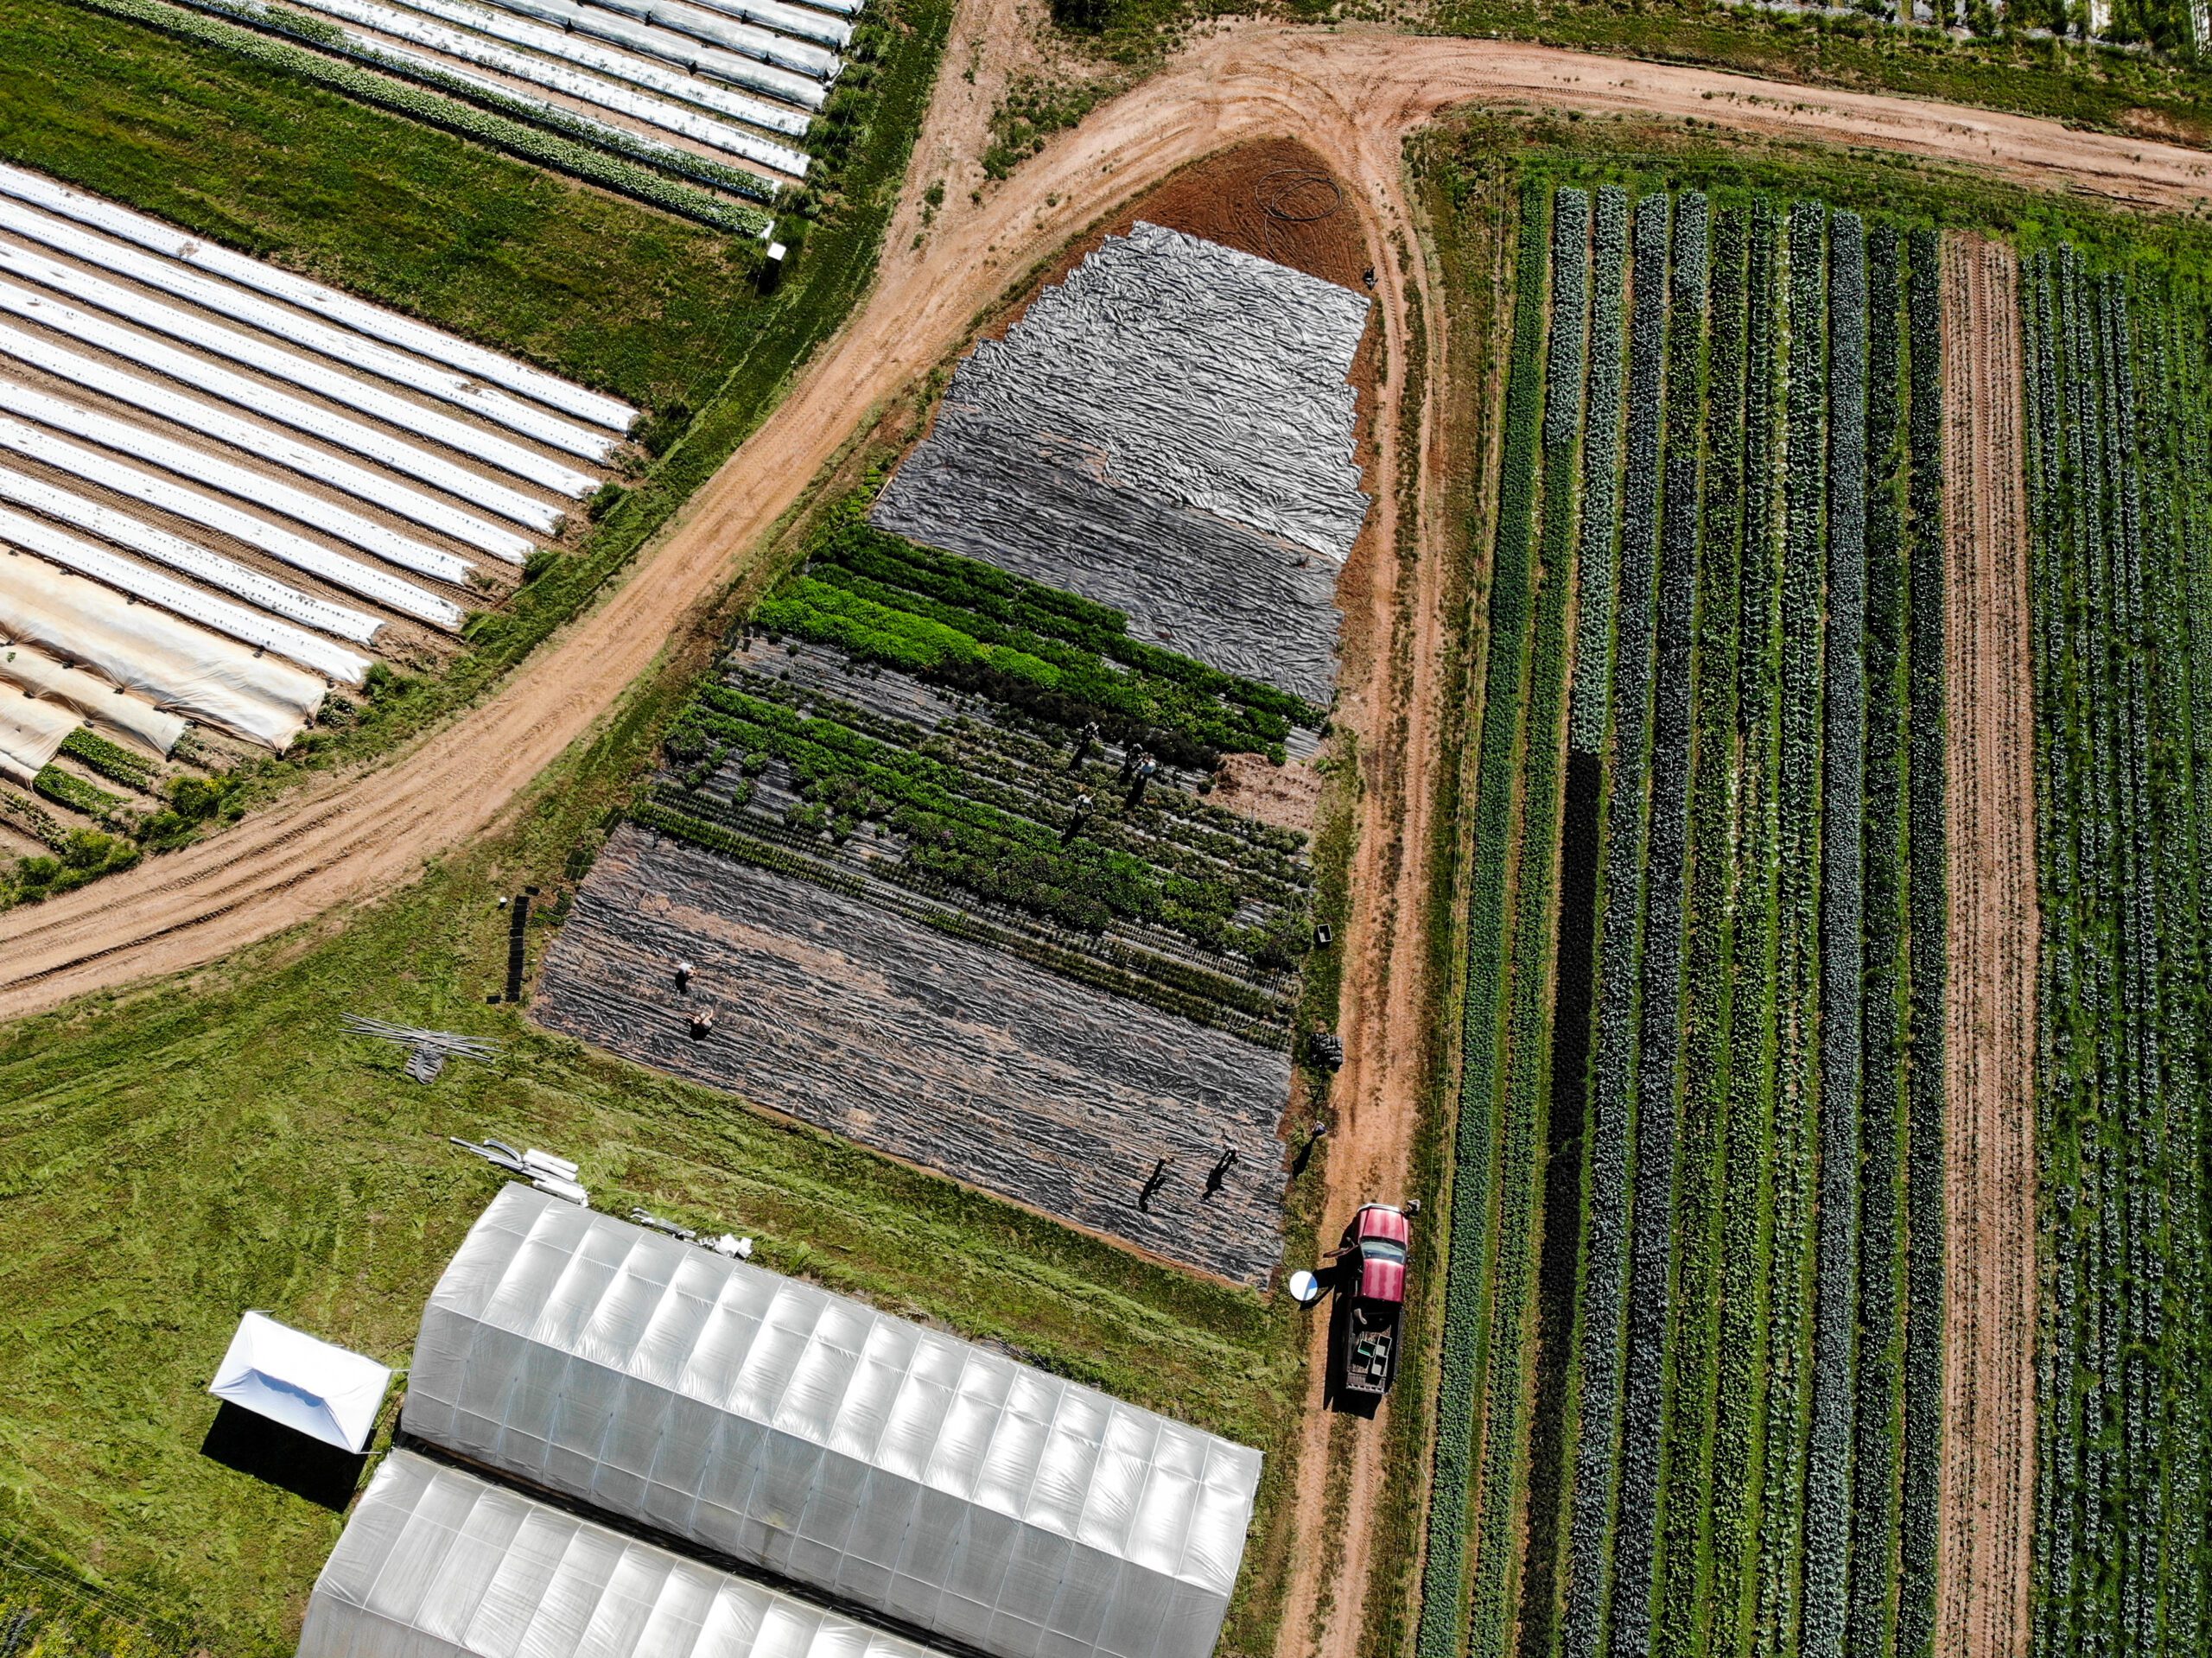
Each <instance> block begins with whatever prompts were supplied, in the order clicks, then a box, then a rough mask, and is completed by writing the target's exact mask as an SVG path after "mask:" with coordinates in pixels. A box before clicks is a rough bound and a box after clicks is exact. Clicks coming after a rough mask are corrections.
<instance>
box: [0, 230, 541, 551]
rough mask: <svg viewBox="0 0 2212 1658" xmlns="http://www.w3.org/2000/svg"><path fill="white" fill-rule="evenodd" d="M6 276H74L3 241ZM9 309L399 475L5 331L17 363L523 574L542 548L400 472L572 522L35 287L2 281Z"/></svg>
mask: <svg viewBox="0 0 2212 1658" xmlns="http://www.w3.org/2000/svg"><path fill="white" fill-rule="evenodd" d="M0 270H11V271H15V272H16V273H17V274H19V275H28V276H32V277H33V279H34V280H38V281H45V280H47V279H48V278H49V277H54V278H60V279H63V280H66V279H67V274H68V273H67V267H65V266H63V265H61V264H59V263H58V262H57V261H54V260H52V259H48V258H47V257H45V256H43V255H42V254H37V253H34V252H32V251H29V249H19V248H17V247H16V246H14V245H12V244H10V243H8V242H5V241H0ZM111 308H112V307H111ZM0 310H4V311H9V312H12V313H13V314H16V315H17V316H20V317H23V318H26V319H28V320H29V321H33V322H38V323H42V324H44V325H45V326H46V327H49V328H51V329H53V330H54V333H56V334H66V335H67V336H68V337H69V338H70V339H72V340H78V341H79V342H81V343H83V344H85V345H87V346H93V347H95V348H96V349H98V350H100V351H104V352H106V353H109V354H110V355H111V356H114V357H118V358H121V359H123V360H124V362H126V363H129V364H130V365H132V367H133V368H137V369H149V370H151V371H152V372H154V373H156V374H162V375H166V376H168V378H170V379H172V380H175V381H176V382H177V383H178V384H180V385H188V386H191V387H193V388H194V389H195V390H196V391H206V392H208V393H210V394H212V395H213V396H215V397H220V398H221V399H222V400H223V401H224V402H226V403H230V404H232V406H233V407H235V408H238V409H244V410H251V412H252V413H254V414H257V415H260V416H265V417H266V418H268V419H270V420H273V421H277V422H281V423H282V424H283V425H286V426H289V427H291V428H292V429H294V430H296V431H302V432H305V433H307V434H308V435H309V436H311V437H316V438H320V439H321V440H322V441H324V442H326V443H330V444H333V445H335V446H336V447H337V448H341V449H346V450H350V451H352V452H353V454H359V455H363V456H365V457H366V458H368V459H369V460H372V461H376V462H378V466H379V467H383V468H387V469H388V470H372V469H371V468H369V467H363V466H358V465H356V464H354V463H353V461H348V460H346V459H345V458H344V457H343V456H341V455H336V454H331V453H330V452H329V450H327V449H319V448H315V446H314V445H312V444H308V443H302V442H301V441H299V440H298V439H297V438H295V437H294V436H292V435H291V433H289V432H279V431H276V430H274V429H270V428H269V427H265V426H262V425H260V424H258V423H257V422H252V421H246V420H241V419H239V418H238V416H236V415H234V414H232V412H231V411H230V410H225V409H219V408H217V407H215V406H214V405H213V404H211V403H202V402H200V400H199V399H198V398H196V397H181V396H179V395H178V394H177V393H176V392H175V391H171V390H169V389H168V388H167V387H165V386H162V385H161V384H158V383H157V382H155V381H153V380H150V379H149V378H146V377H145V376H144V375H143V374H138V373H134V372H131V371H130V369H124V368H123V367H120V366H119V365H116V364H112V363H109V362H105V361H103V360H101V359H96V358H89V357H86V356H85V355H83V354H82V353H78V352H73V351H68V350H66V349H64V348H63V347H62V346H59V345H57V344H55V343H54V342H53V341H51V340H47V339H46V338H45V337H44V336H42V335H35V334H25V333H24V332H23V331H22V330H21V329H18V328H4V327H0V336H4V337H5V339H6V340H7V349H8V352H9V353H10V355H11V356H15V357H17V358H20V359H22V360H23V361H25V362H28V363H31V364H34V365H36V366H37V367H40V368H42V369H44V370H45V371H46V372H48V373H49V374H52V375H55V376H57V377H59V378H62V379H65V380H68V381H71V382H73V384H78V385H82V386H86V387H89V388H91V389H92V390H96V391H103V392H105V393H106V394H107V395H108V396H109V397H113V398H115V399H117V400H118V402H122V403H131V404H134V405H135V406H137V407H138V408H140V409H143V410H146V411H147V412H148V413H149V414H156V415H159V416H162V418H163V419H164V420H173V421H175V422H177V423H178V424H180V425H182V426H187V427H189V428H191V429H193V430H194V431H196V432H201V433H204V434H205V435H207V436H209V437H213V438H215V439H218V440H219V441H222V442H226V443H229V444H231V445H232V446H233V447H235V448H242V449H245V451H247V453H249V454H257V455H259V456H261V457H262V458H263V459H264V460H266V461H274V462H276V463H277V465H279V466H282V467H289V468H290V469H291V470H292V471H294V472H296V473H299V474H300V475H301V476H302V477H304V478H314V479H316V480H320V481H321V482H323V483H326V484H328V485H330V486H332V487H333V488H335V489H342V490H344V491H345V492H346V493H347V494H348V495H352V496H355V497H357V498H359V499H361V500H365V501H368V502H371V503H372V504H373V505H378V506H381V507H383V508H385V510H386V511H391V512H396V513H397V514H398V515H399V516H400V517H401V518H411V519H412V520H414V522H416V524H421V525H422V526H423V528H424V529H426V530H436V531H438V532H439V533H440V534H441V535H448V536H451V537H454V539H455V540H457V541H461V542H465V543H467V544H468V545H470V546H472V547H477V548H480V549H483V550H484V551H486V552H488V553H491V554H493V555H494V556H497V557H499V558H504V559H505V560H506V561H507V562H509V563H511V564H519V563H522V562H524V560H526V559H528V558H529V556H530V554H531V544H532V543H531V540H530V538H529V537H527V536H520V535H517V534H516V533H515V532H514V531H513V530H509V529H506V528H505V527H503V526H501V525H498V524H491V523H488V522H486V520H485V519H483V518H478V517H477V516H476V515H475V514H474V513H473V512H465V511H462V510H461V508H459V507H457V506H454V505H450V504H449V503H448V502H446V501H443V500H441V499H438V498H437V497H436V496H434V495H427V494H425V493H423V492H422V491H421V490H419V489H416V488H413V487H411V486H408V485H405V484H403V483H401V482H400V481H399V480H397V478H394V477H393V476H391V473H394V472H404V473H408V474H409V475H410V476H411V477H416V478H420V479H422V480H423V481H424V482H426V483H434V484H435V485H437V486H438V487H440V488H441V489H444V490H447V491H448V492H451V493H453V494H454V495H457V496H459V497H460V498H461V499H463V500H465V501H468V502H471V503H474V504H475V505H481V506H488V507H490V508H491V509H492V510H493V511H496V512H499V513H500V514H501V516H503V517H506V518H513V519H514V520H515V521H516V522H517V523H521V524H530V525H531V527H532V528H534V529H537V530H546V531H549V532H550V530H553V529H554V527H555V526H556V525H557V524H559V523H560V520H561V509H560V508H558V507H556V506H555V505H551V504H550V502H545V501H540V500H536V499H532V498H531V497H530V496H527V495H524V493H523V492H521V491H519V490H513V489H509V488H507V487H505V486H504V485H500V484H497V483H494V482H493V480H491V479H489V478H486V476H485V475H484V474H483V473H480V472H471V471H469V470H468V468H467V467H462V466H459V465H457V464H455V463H454V462H453V461H448V460H447V459H446V458H445V457H444V456H442V455H438V454H432V453H431V452H430V451H429V450H428V449H425V448H419V447H418V446H416V445H415V444H412V443H410V442H408V441H405V440H404V439H402V438H399V437H396V436H394V435H391V433H389V432H382V431H378V430H377V429H375V428H374V427H371V426H365V425H364V424H362V423H361V422H359V421H358V420H355V419H353V417H352V416H348V415H341V414H340V413H339V412H338V411H337V410H334V409H330V408H327V407H325V406H324V405H322V404H320V403H309V402H308V401H307V400H306V399H305V398H304V397H293V396H291V395H290V394H289V392H283V391H277V389H276V388H275V387H274V386H272V385H270V384H268V382H266V381H265V380H255V379H249V378H247V377H246V376H245V375H243V374H234V373H232V372H231V371H230V370H229V369H226V368H224V367H222V366H221V365H219V364H217V363H214V362H213V361H211V360H209V359H207V358H206V357H203V356H201V355H200V353H197V352H190V351H181V350H179V349H178V348H177V347H176V346H170V345H166V344H164V343H163V342H162V341H161V340H156V339H153V338H152V337H150V336H149V335H147V334H138V333H136V332H134V331H133V330H131V329H129V328H125V327H122V326H120V325H119V324H118V323H114V322H111V321H108V320H107V319H106V318H105V317H102V316H98V315H95V314H93V313H92V312H90V311H86V310H80V309H79V308H77V307H76V306H74V305H70V304H67V303H66V302H63V301H61V300H59V299H55V298H54V297H53V296H52V295H47V294H41V293H40V292H38V291H37V290H36V289H29V288H19V287H17V286H16V284H15V283H10V282H0Z"/></svg>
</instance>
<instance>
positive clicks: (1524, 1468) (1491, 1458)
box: [1460, 190, 1591, 1658]
mask: <svg viewBox="0 0 2212 1658" xmlns="http://www.w3.org/2000/svg"><path fill="white" fill-rule="evenodd" d="M1551 207H1552V249H1551V284H1550V294H1549V300H1550V319H1549V328H1550V340H1549V346H1548V351H1547V353H1546V356H1545V366H1544V378H1543V385H1542V389H1541V398H1542V417H1541V428H1540V430H1541V467H1540V470H1539V472H1538V474H1537V480H1536V481H1537V485H1538V493H1537V497H1536V499H1535V503H1534V504H1533V511H1535V514H1536V515H1537V523H1538V524H1539V525H1540V526H1541V527H1540V529H1539V530H1537V532H1536V545H1535V559H1536V562H1535V582H1536V592H1535V639H1534V646H1533V652H1532V655H1531V657H1530V662H1529V680H1528V686H1527V690H1526V693H1525V699H1526V700H1525V707H1526V715H1525V721H1526V727H1525V734H1524V736H1523V739H1522V741H1523V759H1522V773H1521V803H1520V810H1519V818H1518V830H1519V833H1518V835H1517V839H1518V841H1519V842H1520V847H1521V858H1520V867H1519V868H1518V870H1517V871H1516V880H1515V883H1514V894H1513V913H1512V929H1513V931H1512V937H1511V939H1510V943H1509V944H1508V946H1507V949H1508V961H1509V972H1510V978H1509V981H1508V982H1507V984H1506V985H1505V987H1504V988H1503V1002H1504V1006H1503V1009H1502V1012H1503V1022H1502V1025H1501V1028H1500V1032H1499V1036H1500V1040H1501V1051H1500V1058H1499V1069H1498V1084H1497V1085H1498V1089H1499V1097H1498V1099H1497V1104H1496V1106H1495V1108H1494V1109H1495V1113H1496V1115H1497V1119H1498V1121H1499V1122H1500V1124H1501V1128H1500V1133H1499V1142H1498V1147H1497V1152H1496V1154H1495V1155H1496V1170H1497V1172H1496V1177H1495V1179H1496V1185H1497V1239H1496V1242H1494V1244H1493V1245H1492V1246H1491V1297H1492V1299H1491V1334H1490V1337H1489V1344H1490V1348H1491V1358H1490V1365H1489V1374H1488V1376H1487V1386H1486V1388H1485V1396H1484V1400H1483V1401H1482V1407H1481V1408H1482V1413H1483V1415H1482V1457H1481V1463H1480V1467H1479V1474H1478V1486H1477V1490H1476V1515H1475V1528H1474V1534H1473V1537H1472V1540H1471V1547H1472V1549H1473V1553H1474V1572H1473V1577H1474V1582H1473V1590H1472V1594H1471V1610H1470V1617H1469V1640H1468V1650H1469V1652H1470V1653H1471V1654H1472V1655H1476V1658H1505V1655H1506V1654H1507V1653H1508V1652H1509V1651H1510V1648H1511V1642H1510V1631H1511V1629H1512V1627H1513V1618H1512V1609H1513V1605H1514V1602H1515V1599H1516V1591H1517V1580H1518V1579H1519V1577H1520V1574H1521V1560H1520V1555H1521V1550H1520V1548H1519V1547H1518V1544H1519V1541H1520V1539H1521V1537H1522V1534H1523V1531H1524V1529H1525V1523H1526V1521H1525V1515H1526V1510H1527V1502H1528V1457H1529V1403H1530V1395H1531V1394H1532V1392H1533V1390H1534V1387H1535V1378H1534V1372H1533V1369H1532V1364H1533V1360H1534V1358H1535V1353H1534V1350H1533V1346H1532V1336H1533V1331H1532V1328H1531V1324H1532V1318H1533V1308H1534V1306H1535V1295H1536V1289H1537V1285H1536V1266H1537V1259H1538V1255H1539V1252H1540V1249H1541V1231H1540V1226H1541V1201H1542V1195H1543V1184H1544V1181H1543V1177H1544V1168H1543V1153H1544V1147H1545V1143H1546V1140H1547V1120H1548V1105H1549V1096H1550V1091H1551V1056H1552V1040H1551V1022H1552V1007H1553V1000H1554V988H1553V981H1552V974H1553V965H1554V959H1555V957H1556V954H1557V949H1558V945H1557V937H1558V917H1557V912H1558V895H1559V857H1560V829H1561V818H1560V814H1561V810H1562V805H1563V801H1562V797H1561V785H1562V781H1563V778H1562V771H1563V763H1564V761H1565V759H1566V754H1565V752H1564V749H1565V740H1566V715H1567V640H1568V637H1569V627H1570V623H1571V617H1570V608H1571V601H1572V600H1573V592H1574V585H1575V583H1574V547H1575V527H1576V510H1575V507H1576V504H1575V496H1574V489H1575V482H1576V474H1577V468H1578V463H1579V454H1578V441H1579V439H1580V435H1581V428H1582V423H1583V419H1584V410H1583V400H1582V397H1581V395H1580V392H1581V388H1582V384H1583V379H1584V365H1585V363H1586V361H1587V359H1588V356H1589V346H1588V330H1589V326H1590V325H1589V321H1588V317H1589V297H1590V255H1591V246H1590V200H1589V196H1588V194H1586V192H1583V191H1580V190H1561V191H1560V192H1558V193H1557V194H1556V195H1555V196H1554V199H1553V201H1552V203H1551ZM1509 435H1510V429H1509ZM1501 530H1502V531H1503V534H1506V535H1510V536H1511V537H1513V538H1514V541H1515V543H1516V544H1515V545H1513V546H1511V547H1509V548H1505V549H1503V550H1504V552H1505V553H1506V554H1507V555H1509V556H1512V557H1514V558H1515V559H1516V560H1521V559H1525V558H1526V557H1527V556H1528V552H1527V549H1526V548H1525V546H1524V545H1522V544H1519V543H1522V541H1523V538H1524V537H1526V536H1527V535H1528V533H1529V530H1528V527H1527V526H1522V525H1517V524H1504V523H1503V521H1502V522H1501ZM1460 1109H1462V1110H1465V1109H1467V1102H1466V1101H1465V1100H1464V1099H1463V1100H1462V1102H1461V1108H1460Z"/></svg>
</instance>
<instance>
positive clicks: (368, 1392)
mask: <svg viewBox="0 0 2212 1658" xmlns="http://www.w3.org/2000/svg"><path fill="white" fill-rule="evenodd" d="M390 1388H391V1371H390V1370H389V1369H386V1368H385V1366H383V1365H381V1364H378V1363H377V1362H376V1361H375V1360H374V1359H372V1358H366V1357H364V1356H362V1355H360V1354H359V1353H350V1352H348V1351H346V1349H344V1348H342V1347H336V1346H334V1345H332V1344H330V1343H328V1342H327V1341H322V1340H320V1339H318V1338H317V1337H313V1336H309V1335H307V1334H305V1333H304V1332H302V1331H297V1330H294V1329H293V1328H292V1327H291V1326H290V1325H289V1324H278V1323H277V1320H275V1319H274V1318H270V1316H269V1315H268V1314H267V1313H265V1312H249V1313H247V1314H246V1315H245V1318H241V1319H239V1320H238V1333H237V1334H236V1335H234V1336H232V1337H231V1345H230V1350H229V1351H228V1352H226V1353H225V1354H224V1355H223V1362H222V1363H221V1365H219V1367H218V1368H217V1369H216V1371H215V1379H214V1381H213V1382H210V1383H208V1384H207V1391H208V1392H209V1393H211V1394H214V1395H215V1397H216V1398H218V1399H222V1400H227V1401H229V1402H230V1403H232V1404H233V1405H239V1406H243V1407H245V1409H247V1410H250V1411H251V1412H253V1413H254V1414H256V1415H257V1416H265V1417H267V1418H268V1419H269V1420H270V1421H272V1422H282V1423H283V1425H284V1426H286V1427H289V1428H291V1429H293V1430H295V1431H296V1432H301V1433H304V1434H306V1435H307V1436H308V1438H309V1439H320V1440H321V1441H322V1442H323V1443H324V1444H325V1445H336V1446H337V1447H338V1448H339V1449H340V1451H352V1452H359V1450H360V1449H361V1448H362V1447H363V1446H364V1445H367V1444H368V1442H369V1435H370V1434H371V1433H372V1432H375V1431H376V1426H377V1413H378V1411H379V1410H381V1409H382V1408H383V1407H384V1396H385V1393H386V1392H387V1391H388V1390H389V1389H390Z"/></svg>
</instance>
